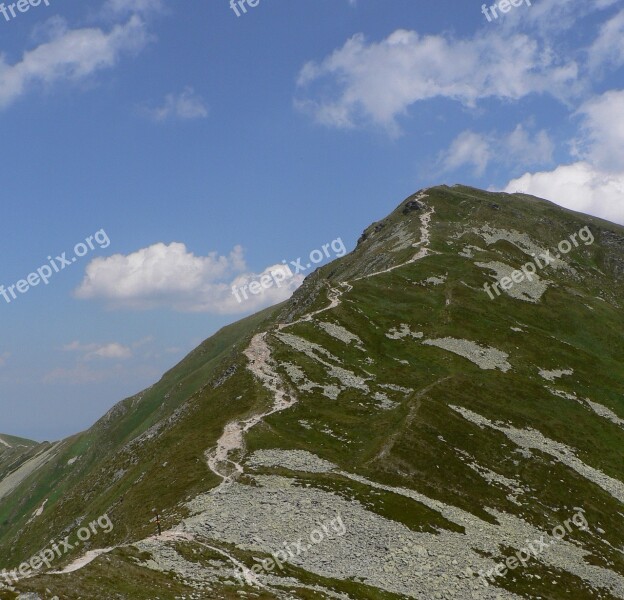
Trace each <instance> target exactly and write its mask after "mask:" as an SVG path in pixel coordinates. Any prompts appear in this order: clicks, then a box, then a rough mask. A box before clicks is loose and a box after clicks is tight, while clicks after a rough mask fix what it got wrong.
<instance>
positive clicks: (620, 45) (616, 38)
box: [588, 10, 624, 69]
mask: <svg viewBox="0 0 624 600" xmlns="http://www.w3.org/2000/svg"><path fill="white" fill-rule="evenodd" d="M588 62H589V67H590V68H591V69H598V68H600V67H602V66H612V67H616V68H617V67H621V66H622V65H624V10H622V11H620V12H619V13H617V14H616V15H615V16H614V17H613V18H612V19H610V20H609V21H607V22H606V23H604V24H603V25H602V27H601V28H600V33H599V34H598V37H597V38H596V41H595V42H594V43H593V45H592V46H591V48H590V49H589V61H588Z"/></svg>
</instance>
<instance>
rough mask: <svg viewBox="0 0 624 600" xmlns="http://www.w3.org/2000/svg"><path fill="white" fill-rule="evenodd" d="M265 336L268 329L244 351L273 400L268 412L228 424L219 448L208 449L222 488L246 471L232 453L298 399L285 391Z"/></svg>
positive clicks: (218, 443)
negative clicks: (254, 430) (259, 426)
mask: <svg viewBox="0 0 624 600" xmlns="http://www.w3.org/2000/svg"><path fill="white" fill-rule="evenodd" d="M266 335H267V332H266V331H265V332H263V333H258V334H257V335H255V336H254V337H253V338H252V340H251V343H250V344H249V346H248V347H247V349H246V350H245V351H244V354H245V356H246V357H247V359H248V361H249V362H248V364H247V368H248V369H249V370H250V371H251V372H252V373H253V374H254V376H255V377H256V378H258V379H259V380H260V381H261V382H262V384H263V385H264V387H265V388H267V389H268V390H269V391H270V392H271V394H272V396H273V403H272V405H271V408H269V409H268V410H266V411H265V412H261V413H258V414H256V415H253V416H251V417H249V418H248V419H244V420H240V421H231V422H230V423H228V424H227V425H226V426H225V428H224V430H223V434H222V435H221V437H220V438H219V440H218V441H217V446H216V448H214V449H212V450H210V451H208V452H207V454H206V458H207V461H208V467H209V468H210V470H211V471H212V472H213V473H215V474H216V475H218V476H219V477H221V479H222V481H221V484H220V485H219V488H221V487H222V486H224V485H228V484H230V483H231V482H232V481H233V480H234V478H236V477H237V476H238V475H240V474H242V473H243V467H242V466H241V465H240V463H238V462H237V461H236V460H234V459H233V458H231V455H232V454H233V453H239V454H240V453H242V452H243V450H244V445H245V442H244V435H245V434H246V433H247V432H248V431H249V430H250V429H251V428H252V427H255V426H256V425H257V424H258V423H260V422H262V420H263V419H264V418H265V417H268V416H269V415H272V414H274V413H277V412H281V411H282V410H286V409H287V408H289V407H291V406H292V405H293V404H294V403H295V402H296V401H297V399H296V398H295V397H294V396H293V395H292V394H289V393H287V392H286V391H285V386H284V384H283V382H282V379H281V377H280V376H279V374H278V373H277V371H276V370H275V367H274V362H273V359H272V357H271V348H270V347H269V345H268V343H267V341H266ZM219 488H217V490H218V489H219Z"/></svg>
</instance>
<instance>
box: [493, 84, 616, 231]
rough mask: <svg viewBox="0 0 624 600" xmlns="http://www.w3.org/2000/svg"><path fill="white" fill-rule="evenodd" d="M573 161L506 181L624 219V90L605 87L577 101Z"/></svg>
mask: <svg viewBox="0 0 624 600" xmlns="http://www.w3.org/2000/svg"><path fill="white" fill-rule="evenodd" d="M577 113H578V114H579V115H581V117H582V123H581V134H580V135H579V137H578V139H576V140H574V147H575V153H576V155H577V156H578V158H580V159H581V160H579V161H578V162H576V163H572V164H568V165H561V166H559V167H557V168H556V169H554V170H553V171H544V172H539V173H525V174H524V175H522V177H519V178H517V179H513V180H512V181H510V182H509V183H508V184H507V186H506V187H505V191H507V192H515V191H523V192H525V193H527V194H533V195H535V196H539V197H541V198H546V199H548V200H552V201H553V202H557V203H558V204H561V205H563V206H565V207H567V208H571V209H573V210H578V211H581V212H585V213H589V214H592V215H595V216H598V217H602V218H604V219H608V220H610V221H615V222H617V223H623V224H624V90H618V91H615V90H613V91H609V92H607V93H605V94H603V95H602V96H598V97H596V98H594V99H592V100H590V101H588V102H586V103H585V104H583V105H582V106H581V108H580V109H579V110H578V111H577Z"/></svg>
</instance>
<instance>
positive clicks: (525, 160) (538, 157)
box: [439, 125, 554, 176]
mask: <svg viewBox="0 0 624 600" xmlns="http://www.w3.org/2000/svg"><path fill="white" fill-rule="evenodd" d="M553 150H554V144H553V142H552V140H551V139H550V136H549V135H548V133H547V132H546V131H545V130H541V131H538V132H537V133H536V134H535V135H534V136H533V137H531V134H530V133H529V132H528V131H527V130H526V129H525V128H524V126H522V125H517V126H516V128H515V129H514V130H513V131H512V132H511V133H510V134H508V135H507V136H503V137H500V136H497V135H494V134H483V133H475V132H473V131H464V132H462V133H460V134H459V135H458V136H457V137H456V138H455V139H454V140H453V142H452V143H451V146H450V147H449V149H448V150H446V151H445V152H443V153H442V154H441V156H440V158H439V162H440V163H441V164H442V167H443V170H444V171H453V170H455V169H457V168H459V167H462V166H464V165H471V166H473V167H474V169H475V174H476V175H479V176H481V175H483V173H484V172H485V169H486V168H487V166H488V164H489V163H490V162H491V161H496V162H498V163H503V164H506V165H513V166H516V167H518V166H520V167H526V166H530V165H535V164H543V163H546V162H550V161H551V160H552V154H553Z"/></svg>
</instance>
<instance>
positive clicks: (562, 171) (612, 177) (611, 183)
mask: <svg viewBox="0 0 624 600" xmlns="http://www.w3.org/2000/svg"><path fill="white" fill-rule="evenodd" d="M505 191H506V192H509V193H514V192H524V193H526V194H532V195H533V196H538V197H539V198H546V199H547V200H551V201H553V202H556V203H557V204H559V205H560V206H565V207H566V208H569V209H572V210H577V211H579V212H583V213H586V214H590V215H594V216H597V217H601V218H603V219H607V220H609V221H614V222H616V223H621V224H624V204H623V200H622V199H623V198H624V172H622V173H615V174H610V173H605V172H602V171H600V170H598V169H596V167H595V166H593V165H590V164H589V163H586V162H577V163H574V164H570V165H561V166H559V167H557V168H556V169H555V170H554V171H546V172H541V173H525V174H524V175H522V177H518V178H517V179H512V180H511V181H510V182H509V183H508V184H507V186H506V187H505Z"/></svg>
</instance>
